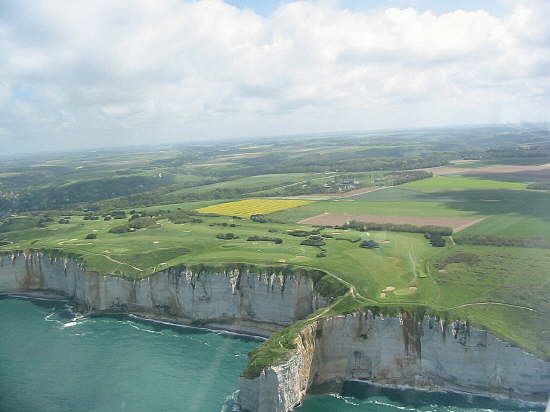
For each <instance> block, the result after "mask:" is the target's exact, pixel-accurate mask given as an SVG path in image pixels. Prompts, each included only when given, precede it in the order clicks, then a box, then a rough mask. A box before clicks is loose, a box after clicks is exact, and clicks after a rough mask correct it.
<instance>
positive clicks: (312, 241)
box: [300, 236, 326, 246]
mask: <svg viewBox="0 0 550 412" xmlns="http://www.w3.org/2000/svg"><path fill="white" fill-rule="evenodd" d="M300 245H304V246H325V245H326V243H325V241H324V240H323V239H322V238H321V237H320V236H310V237H309V238H307V239H305V240H303V241H302V242H301V243H300Z"/></svg>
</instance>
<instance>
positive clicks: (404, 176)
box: [383, 170, 433, 186]
mask: <svg viewBox="0 0 550 412" xmlns="http://www.w3.org/2000/svg"><path fill="white" fill-rule="evenodd" d="M432 176H433V173H430V172H426V171H425V170H408V171H406V172H397V173H389V174H387V175H386V176H384V177H383V179H384V184H385V185H387V186H397V185H402V184H405V183H409V182H414V181H416V180H422V179H427V178H429V177H432Z"/></svg>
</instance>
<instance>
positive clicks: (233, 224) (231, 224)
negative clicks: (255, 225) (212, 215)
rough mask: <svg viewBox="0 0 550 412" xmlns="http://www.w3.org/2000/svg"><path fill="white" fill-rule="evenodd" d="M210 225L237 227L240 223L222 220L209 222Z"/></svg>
mask: <svg viewBox="0 0 550 412" xmlns="http://www.w3.org/2000/svg"><path fill="white" fill-rule="evenodd" d="M208 226H223V227H237V226H239V225H237V224H235V223H227V222H221V223H219V222H218V223H209V224H208Z"/></svg>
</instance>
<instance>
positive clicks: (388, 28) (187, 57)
mask: <svg viewBox="0 0 550 412" xmlns="http://www.w3.org/2000/svg"><path fill="white" fill-rule="evenodd" d="M512 3H513V4H514V7H513V11H512V12H511V13H510V14H509V15H507V16H502V17H497V16H493V15H491V14H490V13H488V12H486V11H472V12H466V11H461V10H457V11H454V12H450V13H446V14H441V15H437V14H435V13H433V12H429V11H428V12H422V13H421V12H418V11H416V10H414V9H412V8H407V9H396V8H392V9H386V10H380V11H376V12H370V13H367V12H359V11H348V10H342V9H339V8H338V7H337V3H335V2H323V1H321V2H305V1H298V2H293V3H287V4H285V5H283V6H281V7H280V8H279V9H278V10H276V11H275V12H274V13H273V14H272V15H270V16H268V17H261V16H259V15H257V14H255V13H254V12H253V11H251V10H240V9H238V8H235V7H232V6H229V5H227V4H225V3H223V2H222V1H221V0H204V1H197V2H194V1H185V0H158V1H149V0H120V1H116V2H113V1H110V0H94V1H91V2H82V1H74V0H58V1H48V0H4V1H3V2H2V5H0V76H1V78H0V80H1V83H0V128H2V130H4V132H3V133H2V134H1V135H0V139H2V140H0V141H1V142H3V143H7V144H9V141H7V140H6V139H7V138H6V137H5V136H15V137H19V138H23V137H24V138H25V139H28V140H29V141H32V140H33V138H34V139H39V138H40V139H41V141H42V142H43V144H47V142H48V141H49V140H48V139H50V138H51V141H55V142H56V144H59V142H64V144H66V145H72V146H79V145H86V144H92V143H93V144H108V143H113V142H120V143H131V142H133V141H139V142H143V141H147V140H149V141H159V139H160V140H161V139H171V140H174V139H178V138H182V139H183V138H190V137H206V136H212V137H224V136H236V135H257V134H280V133H289V132H303V131H308V130H311V131H320V130H336V129H347V130H349V129H368V128H374V127H404V126H414V125H424V124H444V123H455V124H456V123H469V122H496V121H498V120H499V119H501V118H502V116H503V115H502V113H501V112H502V111H503V112H506V113H508V114H506V116H505V117H506V118H510V115H509V113H510V112H514V113H515V116H516V117H517V118H519V119H522V120H548V110H544V109H541V108H544V107H549V106H550V81H549V80H550V28H549V25H548V24H547V22H546V21H545V19H544V16H548V15H550V7H549V6H548V5H546V4H545V2H544V1H512ZM496 106H498V107H501V108H502V109H499V110H496V109H495V107H496ZM6 131H9V133H8V132H6ZM10 138H11V139H13V137H10Z"/></svg>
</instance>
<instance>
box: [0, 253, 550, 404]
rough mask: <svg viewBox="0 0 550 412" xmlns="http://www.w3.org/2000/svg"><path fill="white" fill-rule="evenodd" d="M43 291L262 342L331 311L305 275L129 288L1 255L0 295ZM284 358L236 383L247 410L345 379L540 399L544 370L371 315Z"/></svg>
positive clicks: (210, 276)
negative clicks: (260, 338) (314, 314)
mask: <svg viewBox="0 0 550 412" xmlns="http://www.w3.org/2000/svg"><path fill="white" fill-rule="evenodd" d="M32 291H49V292H53V293H56V294H60V295H63V296H66V297H68V298H70V299H72V300H74V301H75V302H76V303H78V304H80V305H83V306H85V307H87V308H88V309H90V310H98V311H112V312H135V313H136V312H137V313H142V314H145V315H151V316H159V317H170V318H175V319H177V320H179V321H182V322H185V323H194V322H198V323H201V324H208V325H213V326H219V327H222V328H224V329H233V330H235V329H236V330H240V331H244V332H253V333H258V331H259V332H260V333H261V334H264V335H269V334H270V332H271V331H273V330H278V329H281V328H282V327H284V326H287V325H290V324H292V323H294V322H295V321H297V320H300V319H303V318H305V317H307V316H308V315H309V314H311V313H312V312H314V311H315V310H317V309H318V308H320V307H323V306H325V305H327V304H328V303H329V301H328V299H326V298H323V297H320V296H319V295H318V294H317V293H316V292H315V290H314V282H313V281H312V280H311V279H310V278H308V277H306V276H297V275H292V274H283V273H278V272H277V271H274V270H271V271H269V273H259V272H258V273H256V272H254V271H253V270H252V269H249V270H242V269H241V270H229V271H220V270H217V271H215V270H210V271H209V270H202V271H199V272H197V271H193V270H190V269H168V270H165V271H163V272H159V273H157V274H155V275H152V276H150V277H147V278H144V279H140V280H133V279H127V278H123V277H117V276H102V275H99V274H97V273H93V272H87V271H86V270H85V268H84V266H83V265H82V264H80V263H78V262H75V261H71V260H70V259H67V258H63V257H57V258H52V257H49V256H46V255H44V254H42V253H38V252H36V253H22V254H17V255H11V256H2V257H0V293H21V292H32ZM294 343H295V347H296V349H293V350H291V351H290V352H289V354H288V356H287V358H286V359H285V360H284V361H282V362H279V363H278V364H276V365H274V366H271V367H268V368H267V369H265V370H264V371H263V372H262V373H261V374H260V376H258V377H256V378H254V379H248V378H245V377H242V378H241V382H240V394H239V402H240V404H241V407H242V409H243V410H244V411H251V412H287V411H289V410H292V409H293V408H294V407H295V406H297V405H299V404H300V402H301V401H302V399H303V397H304V396H305V394H306V392H308V391H310V390H315V391H321V392H324V391H338V390H339V389H340V388H341V385H342V384H343V382H344V381H346V380H352V379H354V380H365V381H370V382H375V383H379V384H387V385H400V386H403V385H405V386H410V387H415V388H424V389H430V390H449V389H451V390H460V391H465V392H471V393H478V394H489V395H500V396H503V397H508V398H514V399H520V400H528V401H540V402H542V401H544V400H545V398H547V397H548V395H549V394H550V362H545V361H543V360H541V359H538V358H536V357H534V356H532V355H530V354H528V353H526V352H524V351H523V350H521V349H520V348H517V347H515V346H513V345H511V344H509V343H506V342H503V341H501V340H499V339H498V338H497V337H495V336H494V335H492V334H490V333H488V332H487V331H483V330H479V329H475V328H472V327H469V326H468V325H467V324H465V323H461V322H450V323H445V322H442V321H438V320H436V319H435V318H432V317H428V316H421V317H415V316H413V315H411V314H408V313H401V315H400V316H394V317H382V316H374V315H373V314H372V313H371V312H368V313H355V314H351V315H347V316H333V317H328V318H325V317H320V318H318V319H317V320H315V321H312V322H310V323H309V324H307V325H306V326H305V327H304V328H303V329H302V330H301V331H300V333H299V334H298V335H297V337H296V339H295V342H294Z"/></svg>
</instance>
